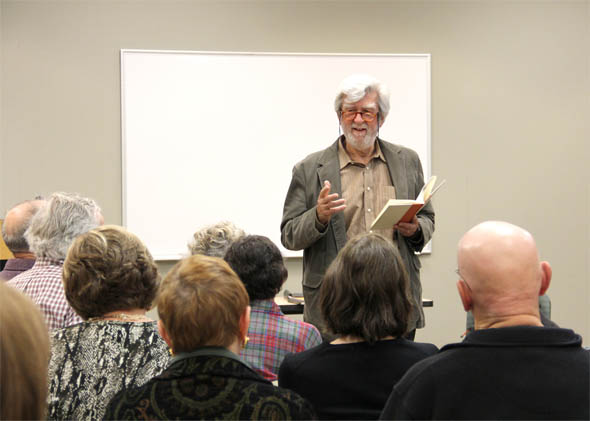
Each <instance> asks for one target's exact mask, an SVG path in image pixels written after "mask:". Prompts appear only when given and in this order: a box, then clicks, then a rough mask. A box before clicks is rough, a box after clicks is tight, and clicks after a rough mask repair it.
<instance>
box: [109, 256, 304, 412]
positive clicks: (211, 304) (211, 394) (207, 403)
mask: <svg viewBox="0 0 590 421" xmlns="http://www.w3.org/2000/svg"><path fill="white" fill-rule="evenodd" d="M158 314H159V315H160V321H159V322H158V325H159V328H160V334H161V335H162V337H163V338H164V340H165V341H166V342H167V343H168V345H170V347H171V348H172V351H173V353H174V357H173V358H172V360H171V361H170V365H169V366H168V368H167V369H166V370H165V371H164V372H163V373H162V374H161V375H159V376H157V377H155V378H153V379H152V380H150V381H149V382H148V383H146V384H145V385H143V386H141V387H137V388H134V389H127V390H124V391H121V392H120V393H119V394H117V395H116V396H115V397H114V398H113V399H112V401H111V403H110V404H109V407H108V409H107V412H106V415H105V418H106V419H118V420H119V419H146V420H148V419H149V420H158V419H191V420H192V419H207V420H209V419H236V420H237V419H240V420H242V419H257V420H258V419H275V420H287V419H311V418H314V413H313V409H312V407H311V405H310V404H309V403H308V402H307V401H305V400H304V399H302V398H301V397H300V396H299V395H297V394H296V393H294V392H291V391H288V390H282V389H279V388H277V387H275V386H273V385H272V383H270V382H269V381H268V380H265V379H264V378H262V377H261V376H260V375H258V374H257V373H256V372H255V371H254V370H252V369H251V368H250V367H249V366H248V365H247V364H245V363H244V361H243V360H242V359H241V358H240V357H239V355H238V354H239V353H240V349H241V348H242V347H243V346H244V343H245V342H246V340H247V338H246V333H247V331H248V323H249V321H250V307H249V305H248V294H247V292H246V289H245V288H244V285H243V284H242V282H241V281H240V279H239V278H238V276H237V275H236V274H235V272H234V271H233V270H232V269H231V268H230V267H229V266H228V264H227V263H226V262H224V261H223V260H221V259H219V258H216V257H208V256H203V255H195V256H191V257H189V258H187V259H184V260H182V261H180V262H178V263H177V264H176V265H175V266H174V267H173V268H172V269H171V270H170V272H168V274H167V275H166V278H165V279H164V281H163V283H162V288H161V290H160V294H159V296H158Z"/></svg>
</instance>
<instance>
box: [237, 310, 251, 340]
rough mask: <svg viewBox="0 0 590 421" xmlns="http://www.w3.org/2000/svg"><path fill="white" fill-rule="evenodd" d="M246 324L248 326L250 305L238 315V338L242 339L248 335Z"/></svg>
mask: <svg viewBox="0 0 590 421" xmlns="http://www.w3.org/2000/svg"><path fill="white" fill-rule="evenodd" d="M248 326H250V306H247V307H246V310H244V313H242V316H241V317H240V324H239V328H240V339H242V340H244V339H245V338H246V336H248Z"/></svg>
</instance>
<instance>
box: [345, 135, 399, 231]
mask: <svg viewBox="0 0 590 421" xmlns="http://www.w3.org/2000/svg"><path fill="white" fill-rule="evenodd" d="M338 159H339V161H340V179H341V180H342V197H343V198H344V199H345V200H346V208H345V209H344V220H345V222H346V239H347V240H349V239H351V238H352V237H354V236H356V235H358V234H362V233H365V232H367V231H369V228H370V226H371V224H372V223H373V221H374V220H375V218H376V217H377V215H379V212H381V209H383V206H385V204H386V203H387V201H388V200H389V199H395V188H394V187H393V184H392V182H391V176H390V175H389V169H388V168H387V162H386V161H385V156H384V155H383V152H381V148H380V147H379V142H375V150H374V151H373V156H372V158H371V161H370V162H369V163H368V164H367V165H364V164H362V163H360V162H354V161H353V160H352V159H350V156H349V155H348V153H346V149H345V148H344V146H343V144H342V140H341V141H340V142H338ZM374 232H376V233H379V234H381V235H383V236H384V237H385V238H387V239H389V240H391V241H393V238H394V237H393V229H382V230H374Z"/></svg>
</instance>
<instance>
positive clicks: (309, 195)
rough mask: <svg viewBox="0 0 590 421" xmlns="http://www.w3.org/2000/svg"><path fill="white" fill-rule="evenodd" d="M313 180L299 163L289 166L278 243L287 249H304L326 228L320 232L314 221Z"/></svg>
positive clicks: (314, 195)
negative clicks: (291, 172)
mask: <svg viewBox="0 0 590 421" xmlns="http://www.w3.org/2000/svg"><path fill="white" fill-rule="evenodd" d="M316 181H317V180H315V177H314V176H313V175H312V174H311V173H309V174H308V173H306V168H305V165H304V163H303V162H300V163H298V164H297V165H295V167H294V168H293V176H292V178H291V184H290V185H289V190H288V191H287V197H286V198H285V205H284V207H283V219H282V221H281V243H282V244H283V246H285V248H287V249H289V250H302V249H305V248H308V247H310V246H311V245H313V244H314V243H315V242H316V241H318V240H319V239H320V238H322V237H323V236H324V235H326V232H327V231H328V230H327V229H325V230H323V231H320V230H319V229H318V226H317V224H316V220H317V217H316V203H317V196H318V195H319V189H318V187H317V186H316Z"/></svg>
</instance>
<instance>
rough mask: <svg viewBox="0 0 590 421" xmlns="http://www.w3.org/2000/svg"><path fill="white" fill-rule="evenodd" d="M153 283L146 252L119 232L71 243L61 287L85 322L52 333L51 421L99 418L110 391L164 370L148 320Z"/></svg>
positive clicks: (162, 351) (161, 348)
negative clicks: (62, 286)
mask: <svg viewBox="0 0 590 421" xmlns="http://www.w3.org/2000/svg"><path fill="white" fill-rule="evenodd" d="M159 281H160V275H159V273H158V269H157V267H156V265H155V263H154V261H153V259H152V256H151V255H150V253H149V251H148V249H147V248H146V247H145V245H144V244H143V243H142V242H141V240H140V239H139V238H137V237H136V236H135V235H133V234H131V233H130V232H128V231H126V230H125V229H123V228H121V227H117V226H114V225H105V226H102V227H98V228H95V229H93V230H91V231H89V232H87V233H85V234H82V235H80V236H78V237H77V238H76V240H74V242H73V243H72V245H71V247H70V249H69V250H68V254H67V257H66V260H65V262H64V266H63V283H64V289H65V295H66V299H67V300H68V302H69V304H70V305H71V306H72V308H73V309H74V310H75V311H76V313H78V314H79V315H80V316H81V317H82V318H83V319H84V322H82V323H79V324H77V325H74V326H70V327H67V328H65V329H60V330H57V331H55V332H54V336H53V341H52V347H51V361H50V364H49V397H48V418H49V419H101V418H102V416H103V414H104V410H105V408H106V405H107V403H108V402H109V400H110V398H111V397H112V396H113V395H114V394H115V393H116V392H118V391H119V390H121V389H123V388H127V387H130V386H135V385H140V384H143V383H145V382H147V381H148V380H149V379H150V378H151V377H153V376H154V375H156V374H158V373H160V372H161V371H162V370H163V369H164V368H165V366H166V364H167V362H168V359H169V353H168V348H167V346H166V344H165V342H164V341H163V340H162V339H161V338H160V336H159V335H158V330H157V326H156V323H155V322H154V321H153V320H150V319H149V318H148V317H147V316H146V311H147V310H149V309H150V308H151V307H152V305H153V301H154V299H155V297H156V293H157V291H158V287H159Z"/></svg>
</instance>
